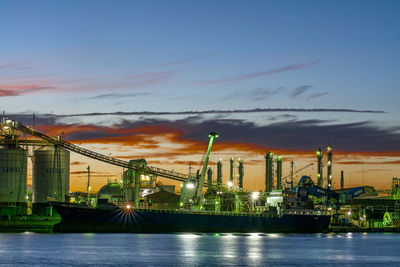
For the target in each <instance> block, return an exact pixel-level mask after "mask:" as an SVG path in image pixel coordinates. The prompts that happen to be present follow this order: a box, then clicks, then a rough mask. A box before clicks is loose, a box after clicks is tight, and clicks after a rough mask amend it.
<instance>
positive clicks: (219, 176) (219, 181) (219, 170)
mask: <svg viewBox="0 0 400 267" xmlns="http://www.w3.org/2000/svg"><path fill="white" fill-rule="evenodd" d="M217 185H218V186H221V185H222V161H221V160H219V161H218V163H217Z"/></svg>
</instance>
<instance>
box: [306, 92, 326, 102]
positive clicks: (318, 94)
mask: <svg viewBox="0 0 400 267" xmlns="http://www.w3.org/2000/svg"><path fill="white" fill-rule="evenodd" d="M327 94H329V93H328V92H321V93H315V94H312V95H309V96H308V97H307V99H308V100H311V99H314V98H318V97H321V96H325V95H327Z"/></svg>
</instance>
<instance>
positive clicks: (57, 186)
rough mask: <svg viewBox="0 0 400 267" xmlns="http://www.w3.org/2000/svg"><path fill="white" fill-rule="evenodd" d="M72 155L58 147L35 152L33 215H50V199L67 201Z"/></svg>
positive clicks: (49, 147) (44, 148)
mask: <svg viewBox="0 0 400 267" xmlns="http://www.w3.org/2000/svg"><path fill="white" fill-rule="evenodd" d="M69 164H70V153H69V151H68V150H65V149H63V148H61V147H57V146H47V147H43V148H40V149H37V150H35V151H34V152H33V172H32V174H33V175H32V203H33V205H32V208H33V213H35V214H41V215H48V214H49V210H50V209H49V207H50V206H49V204H48V199H51V200H53V201H60V202H64V201H65V195H67V194H68V192H69Z"/></svg>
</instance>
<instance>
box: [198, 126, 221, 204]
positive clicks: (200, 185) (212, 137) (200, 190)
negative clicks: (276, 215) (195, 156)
mask: <svg viewBox="0 0 400 267" xmlns="http://www.w3.org/2000/svg"><path fill="white" fill-rule="evenodd" d="M208 137H209V138H210V140H209V142H208V147H207V152H206V156H205V158H204V163H203V168H202V170H201V173H200V177H199V180H198V183H197V185H196V195H195V196H196V198H200V197H201V196H202V194H203V187H204V179H205V177H206V172H207V167H208V160H209V159H210V153H211V147H212V145H213V142H214V140H215V138H218V134H217V133H215V132H211V133H209V134H208Z"/></svg>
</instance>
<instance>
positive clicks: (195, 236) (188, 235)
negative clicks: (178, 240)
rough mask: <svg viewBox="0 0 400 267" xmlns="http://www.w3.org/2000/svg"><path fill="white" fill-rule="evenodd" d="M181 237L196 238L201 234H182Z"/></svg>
mask: <svg viewBox="0 0 400 267" xmlns="http://www.w3.org/2000/svg"><path fill="white" fill-rule="evenodd" d="M181 237H183V238H187V239H194V238H198V237H199V235H195V234H184V235H181Z"/></svg>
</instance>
